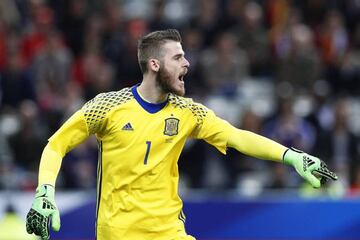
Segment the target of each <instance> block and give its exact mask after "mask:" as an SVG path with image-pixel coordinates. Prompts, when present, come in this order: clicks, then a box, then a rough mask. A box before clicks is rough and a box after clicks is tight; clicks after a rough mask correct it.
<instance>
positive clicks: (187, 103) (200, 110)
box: [169, 94, 208, 124]
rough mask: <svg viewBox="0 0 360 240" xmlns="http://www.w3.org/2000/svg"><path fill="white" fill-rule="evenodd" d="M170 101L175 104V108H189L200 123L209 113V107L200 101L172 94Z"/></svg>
mask: <svg viewBox="0 0 360 240" xmlns="http://www.w3.org/2000/svg"><path fill="white" fill-rule="evenodd" d="M169 102H170V104H172V105H174V107H175V108H176V107H180V108H181V109H183V108H188V109H189V110H190V111H191V112H192V114H193V115H194V116H195V117H196V120H197V123H198V124H202V123H203V121H204V118H205V117H206V115H207V113H208V109H207V108H206V107H205V106H203V105H201V104H199V103H195V102H193V101H192V100H191V99H189V98H183V97H179V96H176V95H173V94H171V95H170V96H169Z"/></svg>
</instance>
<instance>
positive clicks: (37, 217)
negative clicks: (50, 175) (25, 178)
mask: <svg viewBox="0 0 360 240" xmlns="http://www.w3.org/2000/svg"><path fill="white" fill-rule="evenodd" d="M50 218H51V225H52V229H53V230H54V231H59V230H60V213H59V210H58V209H57V207H56V203H55V188H54V187H53V186H51V185H47V184H45V185H41V186H39V187H38V188H37V189H36V194H35V199H34V201H33V203H32V206H31V209H30V211H29V213H28V214H27V216H26V231H27V232H28V233H29V234H32V233H34V234H35V235H38V236H40V237H41V239H42V240H47V239H49V237H50V236H49V227H48V225H49V223H50Z"/></svg>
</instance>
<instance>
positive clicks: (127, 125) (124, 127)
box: [122, 123, 134, 131]
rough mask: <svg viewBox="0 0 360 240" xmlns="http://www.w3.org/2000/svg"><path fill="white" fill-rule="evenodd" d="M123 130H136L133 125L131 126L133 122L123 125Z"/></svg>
mask: <svg viewBox="0 0 360 240" xmlns="http://www.w3.org/2000/svg"><path fill="white" fill-rule="evenodd" d="M122 130H125V131H134V129H133V127H132V126H131V123H127V124H125V126H123V128H122Z"/></svg>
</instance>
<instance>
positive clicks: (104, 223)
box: [26, 29, 337, 240]
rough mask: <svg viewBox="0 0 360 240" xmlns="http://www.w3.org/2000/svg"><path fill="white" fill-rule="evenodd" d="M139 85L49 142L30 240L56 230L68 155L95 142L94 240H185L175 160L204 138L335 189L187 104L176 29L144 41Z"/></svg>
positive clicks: (101, 101) (318, 164)
mask: <svg viewBox="0 0 360 240" xmlns="http://www.w3.org/2000/svg"><path fill="white" fill-rule="evenodd" d="M138 60H139V65H140V69H141V71H142V72H143V79H142V82H141V84H138V85H135V86H133V87H131V88H124V89H122V90H120V91H116V92H109V93H102V94H99V95H97V96H96V97H95V98H94V99H92V100H90V101H89V102H88V103H86V104H85V105H84V106H83V107H82V108H81V109H79V110H78V111H77V112H76V113H74V115H73V116H72V117H71V118H70V119H69V120H67V121H66V122H65V123H64V125H63V126H62V127H61V128H60V129H59V130H58V131H57V132H56V133H55V134H54V135H53V136H52V137H51V138H50V139H49V142H48V144H47V146H46V147H45V149H44V151H43V154H42V157H41V161H40V169H39V185H38V188H37V190H36V194H35V199H34V201H33V204H32V207H31V209H30V211H29V213H28V215H27V219H26V229H27V231H28V233H34V234H36V235H39V236H41V238H42V239H48V238H49V230H48V224H49V220H50V219H51V226H52V228H53V230H55V231H58V230H59V229H60V214H59V210H58V208H57V206H56V204H55V182H56V177H57V175H58V172H59V170H60V166H61V162H62V159H63V157H64V156H65V154H66V153H68V152H69V151H71V150H72V149H73V148H74V147H76V146H77V145H79V144H80V143H82V142H83V141H84V140H85V139H86V138H88V137H89V136H90V135H92V134H95V136H96V138H97V140H98V146H99V162H98V176H97V177H98V184H97V205H96V229H95V235H96V239H98V240H118V239H125V240H127V239H129V240H132V239H142V240H147V239H149V240H153V239H156V240H169V239H172V240H186V239H194V237H192V236H191V235H188V234H187V232H186V231H185V220H186V218H185V214H184V212H183V211H182V206H183V205H182V201H181V199H180V197H179V195H178V180H179V173H178V165H177V162H178V158H179V155H180V153H181V151H182V149H183V147H184V145H185V141H186V139H187V138H195V139H203V140H205V141H206V142H208V143H209V144H211V145H213V146H214V147H216V148H217V149H218V150H219V151H220V152H222V153H223V154H226V149H227V148H228V147H231V148H235V149H236V150H238V151H240V152H242V153H244V154H247V155H249V156H253V157H257V158H261V159H268V160H273V161H278V162H283V163H285V164H288V165H291V166H293V167H294V168H295V169H296V171H297V172H298V173H299V174H300V175H301V176H302V177H303V178H304V179H305V180H306V181H308V182H309V183H310V184H311V185H312V186H313V187H315V188H319V187H320V186H321V184H322V183H323V182H324V180H325V179H332V180H336V179H337V176H336V175H335V174H334V173H332V172H331V171H329V170H328V168H327V166H326V164H325V163H324V162H322V161H321V160H320V159H318V158H316V157H313V156H311V155H308V154H306V153H304V152H301V151H298V150H295V149H289V148H287V147H284V146H282V145H280V144H278V143H276V142H274V141H272V140H270V139H268V138H265V137H262V136H260V135H256V134H254V133H252V132H249V131H244V130H240V129H237V128H235V127H233V126H232V125H230V124H229V123H228V122H226V121H224V120H222V119H221V118H219V117H217V116H216V115H215V114H214V112H213V111H211V110H210V109H208V108H206V107H205V106H203V105H201V104H199V103H196V102H194V101H192V100H191V99H188V98H184V97H183V96H184V94H185V83H184V76H185V75H186V73H187V70H188V67H189V62H188V61H187V59H186V58H185V55H184V51H183V49H182V46H181V37H180V34H179V33H178V31H177V30H172V29H170V30H164V31H156V32H152V33H149V34H148V35H146V36H144V37H143V38H142V39H140V41H139V44H138Z"/></svg>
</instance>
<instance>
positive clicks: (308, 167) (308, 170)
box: [283, 148, 338, 188]
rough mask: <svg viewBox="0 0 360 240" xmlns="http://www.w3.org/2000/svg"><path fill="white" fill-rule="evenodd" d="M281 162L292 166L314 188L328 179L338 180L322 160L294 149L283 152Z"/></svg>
mask: <svg viewBox="0 0 360 240" xmlns="http://www.w3.org/2000/svg"><path fill="white" fill-rule="evenodd" d="M283 161H284V163H286V164H289V165H292V166H293V167H294V168H295V169H296V171H297V172H298V173H299V174H300V176H302V177H303V178H304V179H305V180H307V181H308V182H309V183H310V184H311V185H312V186H313V187H314V188H319V187H320V186H321V184H324V183H325V182H326V181H327V180H328V179H331V180H337V179H338V177H337V176H336V174H335V173H333V172H331V171H330V170H329V169H328V167H327V165H326V164H325V163H324V162H323V161H322V160H320V159H319V158H317V157H314V156H311V155H309V154H307V153H304V152H302V151H300V150H297V149H294V148H291V149H287V150H286V151H285V153H284V156H283Z"/></svg>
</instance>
